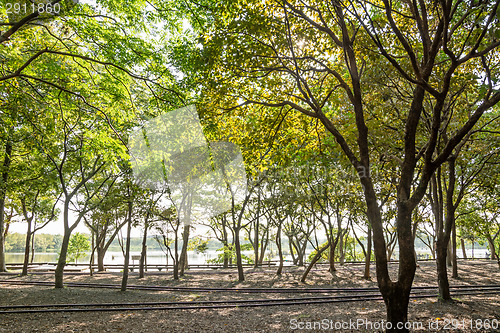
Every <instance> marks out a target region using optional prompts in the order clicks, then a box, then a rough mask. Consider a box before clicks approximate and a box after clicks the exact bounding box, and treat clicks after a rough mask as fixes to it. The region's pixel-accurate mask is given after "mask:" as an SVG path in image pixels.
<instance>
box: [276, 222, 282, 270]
mask: <svg viewBox="0 0 500 333" xmlns="http://www.w3.org/2000/svg"><path fill="white" fill-rule="evenodd" d="M276 247H277V248H278V256H279V258H280V263H279V266H278V270H277V271H276V275H278V276H280V275H281V273H282V272H283V249H282V248H281V222H280V224H279V225H278V230H277V231H276Z"/></svg>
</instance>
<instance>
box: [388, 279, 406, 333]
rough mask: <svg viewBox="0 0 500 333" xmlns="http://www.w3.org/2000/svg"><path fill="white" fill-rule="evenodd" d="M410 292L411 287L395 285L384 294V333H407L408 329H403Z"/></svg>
mask: <svg viewBox="0 0 500 333" xmlns="http://www.w3.org/2000/svg"><path fill="white" fill-rule="evenodd" d="M410 290H411V286H409V287H408V286H402V285H400V284H398V283H395V284H393V285H392V287H390V288H388V289H387V291H386V292H384V293H385V294H386V296H385V297H384V302H385V306H386V309H387V324H386V325H387V330H386V332H409V329H407V328H405V327H404V325H405V324H406V323H408V303H409V301H410ZM389 323H390V324H389Z"/></svg>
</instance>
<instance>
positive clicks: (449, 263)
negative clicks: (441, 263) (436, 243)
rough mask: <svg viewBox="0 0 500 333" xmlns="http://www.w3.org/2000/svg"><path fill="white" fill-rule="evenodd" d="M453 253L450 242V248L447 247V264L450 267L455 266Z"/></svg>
mask: <svg viewBox="0 0 500 333" xmlns="http://www.w3.org/2000/svg"><path fill="white" fill-rule="evenodd" d="M452 253H453V251H452V249H451V242H448V246H447V247H446V264H447V265H448V267H451V266H452V265H453V262H452V261H453V254H452Z"/></svg>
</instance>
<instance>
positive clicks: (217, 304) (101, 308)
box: [0, 290, 500, 315]
mask: <svg viewBox="0 0 500 333" xmlns="http://www.w3.org/2000/svg"><path fill="white" fill-rule="evenodd" d="M499 293H500V290H495V291H478V292H472V293H471V292H458V293H453V294H452V296H469V295H470V296H474V295H488V294H499ZM361 296H364V297H357V298H356V297H353V296H345V297H344V298H334V299H332V298H325V297H319V298H315V299H307V298H305V299H301V300H299V301H297V300H292V301H289V300H287V299H273V300H271V299H265V300H246V301H245V300H236V301H234V300H233V301H221V300H218V301H190V302H157V303H153V302H150V303H142V304H141V303H135V304H138V305H139V306H137V307H134V306H130V305H131V304H126V303H117V304H126V305H127V306H126V307H123V306H117V305H116V304H110V303H104V304H91V305H86V304H78V305H77V306H80V307H78V308H77V307H73V308H71V307H69V308H47V306H45V308H42V307H44V306H43V305H39V306H38V307H39V308H35V309H18V310H5V311H0V315H1V314H27V313H48V312H49V313H57V312H106V311H115V312H116V311H162V310H200V309H221V308H243V307H266V306H291V305H306V304H325V303H346V302H363V301H382V300H383V299H382V297H381V296H376V295H373V296H369V297H366V296H367V295H361ZM437 296H438V295H437V294H424V295H411V296H410V299H419V298H435V297H437ZM200 302H205V303H200ZM174 303H176V304H177V305H180V306H150V305H154V304H156V305H164V304H169V305H173V304H174ZM193 304H206V305H193ZM75 305H76V304H75ZM141 305H148V306H141ZM70 306H72V305H70ZM85 306H89V307H85ZM90 306H98V307H96V308H91V307H90Z"/></svg>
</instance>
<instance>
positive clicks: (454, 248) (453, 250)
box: [451, 223, 458, 279]
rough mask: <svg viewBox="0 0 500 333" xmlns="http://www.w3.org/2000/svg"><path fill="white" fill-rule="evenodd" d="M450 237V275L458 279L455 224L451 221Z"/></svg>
mask: <svg viewBox="0 0 500 333" xmlns="http://www.w3.org/2000/svg"><path fill="white" fill-rule="evenodd" d="M451 237H452V244H451V250H452V257H453V267H452V275H451V277H452V278H454V279H458V261H457V225H456V223H453V230H452V232H451Z"/></svg>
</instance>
